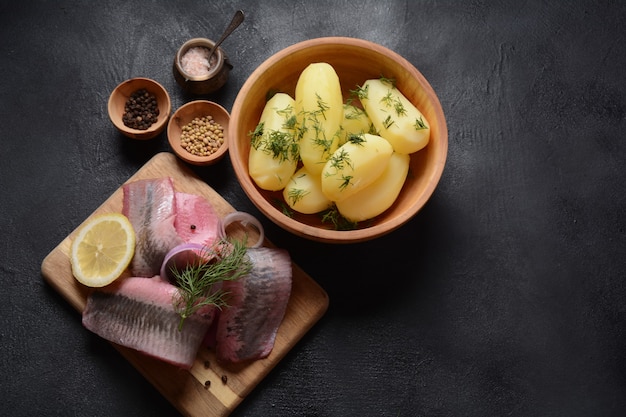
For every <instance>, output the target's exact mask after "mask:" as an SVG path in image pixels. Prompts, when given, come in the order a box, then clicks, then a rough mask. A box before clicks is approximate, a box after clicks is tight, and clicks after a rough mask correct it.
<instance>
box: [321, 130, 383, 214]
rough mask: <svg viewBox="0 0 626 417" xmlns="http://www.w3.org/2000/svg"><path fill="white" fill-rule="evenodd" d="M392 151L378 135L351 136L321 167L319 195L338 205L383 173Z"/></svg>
mask: <svg viewBox="0 0 626 417" xmlns="http://www.w3.org/2000/svg"><path fill="white" fill-rule="evenodd" d="M392 153H393V148H392V147H391V145H390V144H389V142H388V141H387V140H385V139H383V138H381V137H380V136H377V135H372V134H369V133H364V134H362V135H354V136H351V137H350V140H349V141H348V142H346V143H345V144H343V145H342V146H341V147H339V148H338V149H337V150H336V151H335V153H333V155H332V156H331V157H330V159H329V160H328V161H327V162H326V164H325V165H324V169H323V171H322V174H321V176H322V178H321V181H322V192H323V193H324V195H325V196H326V197H327V198H328V199H329V200H332V201H335V202H338V201H341V200H343V199H345V198H348V197H350V196H351V195H353V194H355V193H357V192H358V191H360V190H362V189H363V188H365V187H367V186H368V185H370V184H371V183H373V182H374V181H375V180H376V179H377V178H378V177H379V176H380V175H381V174H382V173H383V171H384V170H385V167H386V166H387V163H388V162H389V159H390V158H391V154H392Z"/></svg>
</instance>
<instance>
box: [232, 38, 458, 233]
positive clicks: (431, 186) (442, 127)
mask: <svg viewBox="0 0 626 417" xmlns="http://www.w3.org/2000/svg"><path fill="white" fill-rule="evenodd" d="M329 45H337V46H350V47H356V48H360V49H364V50H370V51H374V52H375V53H378V54H380V55H384V56H386V57H387V58H390V59H392V60H393V61H395V62H397V63H398V65H400V66H401V67H403V68H404V69H405V70H406V71H408V72H409V73H410V74H411V75H412V76H413V77H414V78H416V79H417V80H418V82H419V84H420V85H421V87H422V88H423V90H424V92H425V93H426V96H427V97H428V100H429V101H430V102H431V103H432V106H433V109H434V111H435V112H436V113H437V114H438V115H439V116H440V117H439V118H438V120H437V121H436V123H437V126H438V129H439V143H438V144H439V152H438V153H437V155H438V160H437V162H436V164H435V169H434V170H433V171H432V172H431V173H430V175H429V178H428V183H427V187H426V188H425V190H424V192H423V193H422V195H420V196H419V198H418V199H417V200H416V202H415V203H414V204H412V205H411V206H410V207H409V208H408V209H407V210H405V211H404V212H402V213H400V214H399V215H398V216H396V217H394V218H391V219H389V220H386V221H384V222H382V223H379V224H375V225H372V226H369V227H365V228H362V229H356V230H346V231H343V230H330V229H322V228H319V227H315V226H311V225H308V224H306V223H302V222H299V221H297V220H294V219H293V218H291V217H289V216H287V215H285V214H284V213H282V212H281V211H280V210H279V209H277V208H276V207H274V206H273V205H272V204H271V203H270V202H269V201H267V200H266V199H265V197H264V196H263V195H261V193H260V192H259V190H258V188H257V186H256V185H255V184H254V182H253V180H252V178H251V177H250V175H249V174H248V173H247V168H246V167H244V166H242V165H241V162H240V160H239V158H237V157H231V163H232V164H233V169H234V171H235V175H236V176H237V178H238V179H239V182H240V184H241V187H242V189H243V190H244V192H245V193H246V194H247V195H248V197H249V198H250V200H251V201H252V202H253V204H254V205H255V206H256V207H257V208H258V209H259V210H260V211H261V212H262V213H263V214H264V215H265V216H267V217H268V218H269V219H270V220H271V221H272V222H274V223H276V224H277V225H278V226H280V227H282V228H283V229H285V230H287V231H289V232H291V233H293V234H295V235H297V236H301V237H305V238H308V239H312V240H315V241H319V242H325V243H357V242H364V241H368V240H372V239H374V238H377V237H380V236H383V235H385V234H388V233H390V232H392V231H394V230H396V229H398V228H399V227H400V226H402V225H404V224H405V223H406V222H408V221H409V220H410V219H411V218H413V217H414V216H415V215H416V214H417V213H418V212H419V211H420V210H421V208H422V207H423V206H424V205H425V204H426V202H427V201H428V200H429V199H430V197H431V196H432V194H433V193H434V191H435V188H436V186H437V184H438V182H439V180H440V179H441V176H442V174H443V169H444V166H445V162H446V159H447V153H448V129H447V126H446V121H445V115H444V113H443V109H442V107H441V103H440V102H439V98H438V97H437V95H436V94H435V92H434V90H433V88H432V86H431V85H430V83H429V82H428V81H427V80H426V78H425V77H424V76H423V75H422V73H421V72H420V71H419V70H417V68H415V66H413V64H411V63H410V62H409V61H408V60H406V59H405V58H404V57H402V56H401V55H399V54H398V53H396V52H394V51H392V50H390V49H388V48H386V47H384V46H382V45H379V44H376V43H374V42H371V41H368V40H364V39H358V38H350V37H322V38H315V39H309V40H305V41H302V42H299V43H296V44H293V45H291V46H288V47H286V48H284V49H282V50H280V51H278V52H276V53H275V54H273V55H272V56H270V57H269V58H268V59H266V60H265V61H264V62H263V63H261V65H259V66H258V67H257V68H256V69H255V70H254V71H253V72H252V73H251V74H250V76H249V77H248V79H247V80H246V82H245V83H244V84H243V86H242V87H241V89H240V90H239V93H238V94H237V97H236V98H235V102H234V104H233V107H232V111H231V129H230V132H229V135H230V136H231V137H229V142H230V143H231V144H230V146H231V153H232V152H233V151H234V152H235V154H238V153H239V152H241V150H240V148H239V141H238V139H237V136H238V135H241V134H244V135H245V134H247V132H239V131H238V130H239V126H238V125H237V124H236V123H232V120H238V118H239V117H240V115H241V114H242V111H243V109H242V107H243V104H244V102H245V100H246V96H247V95H248V94H249V92H250V90H251V89H252V88H253V86H254V84H255V82H256V80H257V79H258V78H259V76H260V75H261V74H263V73H264V72H265V71H267V70H268V69H269V68H271V67H272V66H273V65H275V64H276V63H278V62H280V61H282V60H285V59H286V58H288V57H289V55H291V54H293V53H294V52H296V51H300V50H303V49H306V48H324V47H327V46H329ZM433 123H435V122H434V121H431V125H432V124H433Z"/></svg>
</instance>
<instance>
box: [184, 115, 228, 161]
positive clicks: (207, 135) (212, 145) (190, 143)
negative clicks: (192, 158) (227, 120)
mask: <svg viewBox="0 0 626 417" xmlns="http://www.w3.org/2000/svg"><path fill="white" fill-rule="evenodd" d="M223 144H224V128H223V127H222V126H221V125H220V124H219V123H217V122H216V121H215V120H213V116H211V115H208V116H203V117H196V118H194V119H193V120H192V121H191V122H189V123H187V124H186V125H185V126H183V127H182V129H181V135H180V145H181V146H182V148H183V149H185V150H186V151H187V152H189V153H190V154H192V155H196V156H209V155H211V154H213V153H215V152H217V150H218V149H219V148H220V147H221V146H222V145H223Z"/></svg>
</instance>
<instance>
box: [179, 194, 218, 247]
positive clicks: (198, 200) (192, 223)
mask: <svg viewBox="0 0 626 417" xmlns="http://www.w3.org/2000/svg"><path fill="white" fill-rule="evenodd" d="M174 227H175V228H176V232H177V233H178V235H179V236H180V237H181V239H182V240H183V241H184V242H185V243H199V244H201V245H205V246H211V245H212V244H213V243H214V242H215V241H216V240H217V238H218V234H219V218H218V217H217V214H216V213H215V210H214V209H213V206H212V205H211V204H210V203H209V202H208V201H207V200H206V198H204V197H201V196H198V195H195V194H187V193H181V192H176V219H175V220H174Z"/></svg>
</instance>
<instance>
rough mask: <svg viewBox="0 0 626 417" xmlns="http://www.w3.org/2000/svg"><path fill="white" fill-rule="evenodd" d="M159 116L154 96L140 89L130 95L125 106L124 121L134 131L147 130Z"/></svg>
mask: <svg viewBox="0 0 626 417" xmlns="http://www.w3.org/2000/svg"><path fill="white" fill-rule="evenodd" d="M158 116H159V107H158V105H157V100H156V97H155V96H154V94H151V93H149V92H148V91H147V90H146V89H143V88H142V89H139V90H137V91H135V92H134V93H133V94H131V95H130V97H129V98H128V100H127V101H126V105H125V106H124V114H123V115H122V121H123V122H124V124H125V125H126V126H128V127H130V128H132V129H138V130H146V129H148V128H149V127H150V126H152V125H153V124H154V123H155V122H156V121H157V118H158Z"/></svg>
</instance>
